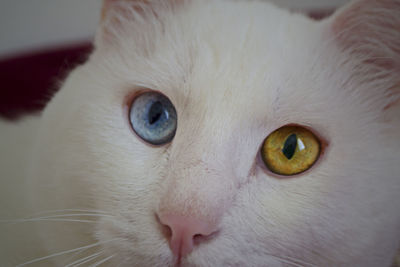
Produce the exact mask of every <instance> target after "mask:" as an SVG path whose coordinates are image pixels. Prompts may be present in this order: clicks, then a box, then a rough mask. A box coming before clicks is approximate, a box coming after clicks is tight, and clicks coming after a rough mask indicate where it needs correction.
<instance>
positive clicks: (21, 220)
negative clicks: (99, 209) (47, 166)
mask: <svg viewBox="0 0 400 267" xmlns="http://www.w3.org/2000/svg"><path fill="white" fill-rule="evenodd" d="M77 216H82V217H112V216H111V215H103V214H88V213H82V214H63V215H53V216H46V217H38V218H27V219H17V220H0V223H23V222H34V221H78V222H95V221H91V220H76V219H63V220H60V219H57V218H65V217H77Z"/></svg>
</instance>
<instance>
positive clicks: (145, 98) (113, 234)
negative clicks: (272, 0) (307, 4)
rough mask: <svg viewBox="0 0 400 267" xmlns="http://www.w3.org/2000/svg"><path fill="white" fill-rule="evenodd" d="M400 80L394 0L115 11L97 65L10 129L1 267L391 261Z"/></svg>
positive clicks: (399, 219) (139, 4)
mask: <svg viewBox="0 0 400 267" xmlns="http://www.w3.org/2000/svg"><path fill="white" fill-rule="evenodd" d="M399 73H400V1H398V0H359V1H355V2H352V3H351V4H349V5H347V6H345V7H344V8H342V9H340V10H339V11H338V12H337V13H336V14H334V16H332V17H330V18H329V19H326V20H324V21H321V22H316V21H312V20H311V19H308V18H306V17H305V16H302V15H299V14H290V13H289V12H288V11H285V10H281V9H278V8H276V7H274V6H272V5H271V4H268V3H266V2H262V1H233V0H231V1H229V0H218V1H216V0H212V1H211V0H208V1H204V0H203V1H199V0H198V1H196V0H180V1H179V0H175V1H172V0H171V1H150V0H149V1H133V0H132V1H129V0H114V1H112V0H105V2H104V12H103V19H102V23H101V27H100V29H99V31H98V34H97V37H96V41H95V51H94V53H93V54H92V55H91V57H90V59H89V60H88V62H87V63H86V64H84V65H83V66H80V67H78V68H77V69H76V70H74V71H73V72H72V73H71V75H70V76H69V77H68V79H67V80H66V81H65V83H64V85H63V86H62V89H61V90H60V91H59V93H57V94H56V95H55V96H54V98H53V99H52V101H51V102H50V103H49V105H48V106H47V108H46V109H45V110H44V112H43V114H41V116H40V118H39V117H38V118H30V119H26V120H25V121H22V122H20V123H19V124H18V125H12V124H8V123H5V122H2V123H1V124H0V127H1V128H0V129H1V132H0V139H1V140H0V148H1V152H0V168H1V169H0V175H1V187H0V194H1V196H0V201H1V202H0V205H1V206H0V218H1V219H2V222H1V224H0V236H1V239H0V240H1V241H0V261H1V263H0V265H1V266H15V265H18V264H20V265H18V266H89V265H90V266H99V265H102V266H174V265H180V266H390V265H391V264H392V263H393V261H394V258H395V256H396V251H397V249H398V248H399V245H400V174H399V173H400V120H399V115H400V108H399V107H400V104H399V96H400V75H399ZM282 127H283V128H282ZM277 129H278V130H277ZM276 130H277V131H276ZM267 137H268V138H267ZM266 138H267V139H266Z"/></svg>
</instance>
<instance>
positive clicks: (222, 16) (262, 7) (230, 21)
mask: <svg viewBox="0 0 400 267" xmlns="http://www.w3.org/2000/svg"><path fill="white" fill-rule="evenodd" d="M161 14H162V15H161V18H155V17H154V18H153V20H148V21H145V22H144V23H140V22H138V21H137V20H136V21H135V20H134V19H132V20H130V21H129V20H128V21H125V22H124V23H125V25H123V30H122V31H120V32H119V34H118V35H117V36H116V38H115V39H116V40H115V41H114V43H113V45H111V46H110V47H107V48H104V49H99V50H100V51H98V53H97V55H98V56H99V57H100V58H102V59H104V60H106V64H108V65H109V66H110V67H109V70H110V72H111V73H113V72H114V73H115V72H118V73H115V75H118V76H119V77H121V78H122V79H125V80H127V81H129V82H131V83H132V84H135V85H137V86H142V87H147V88H151V89H154V90H159V91H162V92H164V93H165V94H166V95H167V96H169V97H170V98H171V99H172V100H175V102H182V103H184V102H185V103H187V101H188V98H189V99H192V100H193V102H197V103H200V101H196V100H198V99H202V100H203V101H201V102H202V103H204V102H205V101H204V100H207V101H211V102H215V101H218V102H220V103H223V102H227V103H229V102H232V101H233V102H234V103H236V105H238V108H239V105H240V104H242V105H243V106H247V107H248V106H249V105H252V106H254V105H256V106H257V105H258V106H261V108H263V109H264V110H265V106H267V107H269V108H272V106H276V105H278V104H279V103H277V102H276V100H277V99H278V98H279V97H280V96H281V95H282V93H284V92H286V91H290V90H297V88H295V87H297V86H299V85H300V84H301V83H300V82H299V81H297V80H298V78H301V79H302V80H303V84H302V85H303V86H306V87H307V88H309V86H308V85H307V84H304V72H307V70H306V69H305V66H306V65H307V64H306V62H308V61H310V60H312V58H313V57H315V51H316V45H317V43H318V42H317V41H315V39H316V38H318V36H316V35H315V31H313V30H312V29H316V24H315V23H313V22H312V21H310V20H308V19H307V18H305V17H303V16H300V15H291V14H289V13H288V12H287V11H285V10H281V9H278V8H276V7H274V6H272V5H271V4H269V3H266V2H258V1H250V2H240V1H208V2H207V3H205V2H201V1H186V2H185V4H184V5H183V6H182V7H181V8H179V9H177V10H174V11H173V12H170V13H168V12H164V13H163V12H162V11H161ZM160 21H161V22H160ZM119 27H120V26H119ZM102 51H103V53H102ZM111 57H112V59H110V58H111ZM113 62H114V63H115V64H114V65H113V64H110V63H113ZM117 62H118V63H117ZM102 65H103V64H102ZM306 75H307V74H306ZM294 83H296V84H294ZM289 96H290V94H288V97H289ZM282 97H285V96H284V94H283V95H282ZM207 101H206V102H207Z"/></svg>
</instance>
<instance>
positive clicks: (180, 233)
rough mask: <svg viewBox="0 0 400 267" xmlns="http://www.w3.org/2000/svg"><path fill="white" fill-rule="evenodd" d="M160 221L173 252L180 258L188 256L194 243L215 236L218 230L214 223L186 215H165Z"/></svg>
mask: <svg viewBox="0 0 400 267" xmlns="http://www.w3.org/2000/svg"><path fill="white" fill-rule="evenodd" d="M159 222H160V224H161V225H162V226H161V228H162V231H163V234H164V236H165V237H166V238H167V240H168V241H169V244H170V248H171V250H172V252H173V254H174V255H175V256H176V257H178V258H181V257H184V256H186V255H187V254H189V253H190V252H191V251H192V250H193V246H194V245H198V244H200V243H202V242H205V241H207V240H209V239H211V238H213V237H214V236H215V234H216V232H217V231H216V227H215V225H214V224H212V223H209V222H205V221H202V220H199V219H195V218H190V217H186V216H180V215H170V214H168V215H163V216H160V217H159Z"/></svg>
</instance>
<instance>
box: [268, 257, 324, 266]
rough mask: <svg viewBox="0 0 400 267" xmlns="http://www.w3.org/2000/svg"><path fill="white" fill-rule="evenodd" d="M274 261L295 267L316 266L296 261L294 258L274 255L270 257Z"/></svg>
mask: <svg viewBox="0 0 400 267" xmlns="http://www.w3.org/2000/svg"><path fill="white" fill-rule="evenodd" d="M270 256H272V257H274V258H276V259H278V260H279V261H281V262H282V263H287V264H290V265H292V266H296V267H304V266H310V267H317V265H314V264H311V263H308V262H305V261H302V260H299V259H296V258H292V257H289V256H275V255H270Z"/></svg>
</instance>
